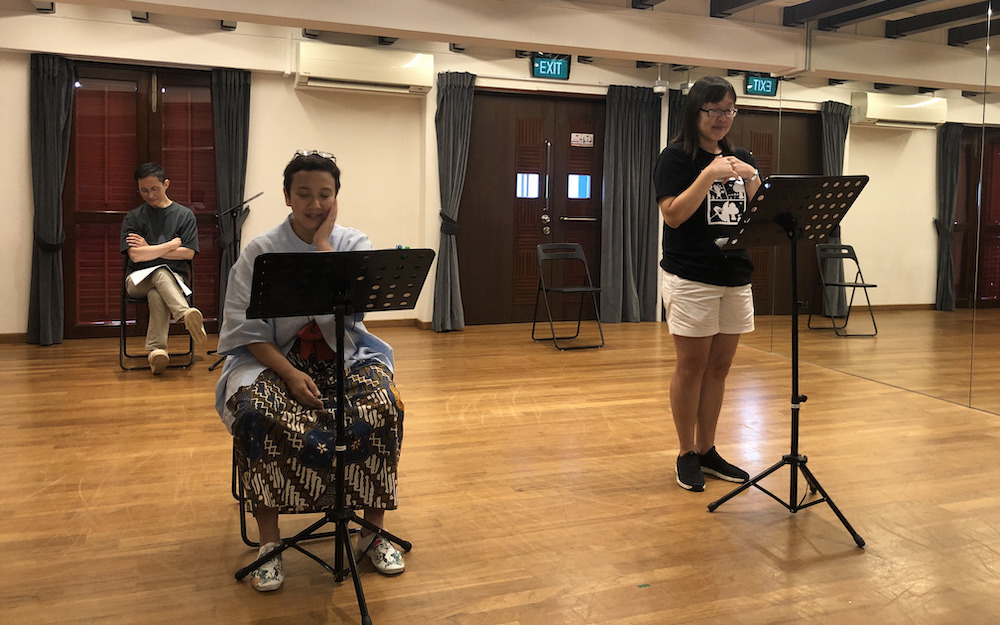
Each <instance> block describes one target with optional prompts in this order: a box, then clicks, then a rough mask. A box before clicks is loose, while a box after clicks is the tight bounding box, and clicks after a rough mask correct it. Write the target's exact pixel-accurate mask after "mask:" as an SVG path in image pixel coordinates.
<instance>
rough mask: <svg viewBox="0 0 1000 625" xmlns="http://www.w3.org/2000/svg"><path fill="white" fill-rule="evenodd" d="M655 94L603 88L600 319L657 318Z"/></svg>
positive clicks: (657, 132) (657, 107)
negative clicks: (604, 102) (605, 99)
mask: <svg viewBox="0 0 1000 625" xmlns="http://www.w3.org/2000/svg"><path fill="white" fill-rule="evenodd" d="M659 144H660V96H658V95H657V94H655V93H653V90H652V89H651V88H649V87H625V86H619V85H612V86H610V87H609V88H608V98H607V112H606V121H605V138H604V202H603V206H602V213H601V320H602V321H605V322H613V323H617V322H620V321H655V320H656V274H657V271H656V268H657V264H656V261H657V249H656V242H657V229H656V227H657V224H658V222H659V219H658V217H659V211H658V210H657V208H656V193H655V191H654V190H653V167H654V165H655V163H656V156H657V153H658V151H659Z"/></svg>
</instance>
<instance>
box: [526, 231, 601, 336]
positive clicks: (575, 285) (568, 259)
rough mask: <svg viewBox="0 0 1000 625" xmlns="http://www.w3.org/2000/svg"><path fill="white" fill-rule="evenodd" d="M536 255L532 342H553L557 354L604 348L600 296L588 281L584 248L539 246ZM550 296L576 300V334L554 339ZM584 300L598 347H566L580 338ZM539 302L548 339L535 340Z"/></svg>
mask: <svg viewBox="0 0 1000 625" xmlns="http://www.w3.org/2000/svg"><path fill="white" fill-rule="evenodd" d="M536 255H537V257H538V290H537V291H536V292H535V312H534V315H532V321H531V338H532V340H535V341H552V345H553V346H554V347H555V348H556V349H559V350H566V349H586V348H591V347H604V330H603V329H602V328H601V314H600V309H599V307H598V305H597V295H598V294H599V293H600V292H601V288H600V287H596V286H594V283H593V281H592V280H591V279H590V269H589V267H588V266H587V258H586V257H585V256H584V253H583V248H582V247H581V246H580V244H579V243H542V244H541V245H539V246H538V247H537V248H536ZM553 294H555V295H556V296H557V297H560V298H563V299H567V298H572V297H573V296H579V299H580V304H579V306H578V308H577V315H576V332H575V333H573V334H568V335H563V336H558V335H557V333H556V319H554V317H553V314H552V309H553V302H552V300H551V299H550V296H551V295H553ZM588 296H589V297H588ZM587 299H589V300H590V301H591V303H592V304H593V307H594V317H595V320H596V322H597V332H598V333H599V334H600V337H601V341H600V343H585V344H582V345H578V344H576V343H575V342H574V343H568V344H567V343H565V341H574V340H575V339H577V338H579V336H580V328H581V325H582V323H583V302H584V300H587ZM539 300H544V301H545V313H546V317H547V319H548V322H549V330H550V331H551V335H549V336H536V334H535V328H536V325H537V323H538V302H539ZM559 341H564V343H563V344H562V345H560V344H559Z"/></svg>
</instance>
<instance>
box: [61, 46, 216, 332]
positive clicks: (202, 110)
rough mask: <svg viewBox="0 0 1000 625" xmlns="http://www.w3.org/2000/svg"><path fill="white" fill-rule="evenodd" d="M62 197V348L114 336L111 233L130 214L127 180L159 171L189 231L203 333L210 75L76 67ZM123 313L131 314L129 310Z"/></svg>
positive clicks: (210, 314)
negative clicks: (149, 168)
mask: <svg viewBox="0 0 1000 625" xmlns="http://www.w3.org/2000/svg"><path fill="white" fill-rule="evenodd" d="M77 74H78V81H77V86H76V91H75V93H74V101H73V125H72V132H71V139H70V154H69V161H68V166H67V172H66V182H65V185H64V187H63V206H64V209H63V210H64V223H65V224H66V245H65V248H64V253H63V275H64V276H65V285H64V289H65V293H66V297H65V302H66V309H65V313H66V314H65V333H66V336H67V338H85V337H92V336H114V335H116V334H117V332H118V327H117V326H118V316H119V314H120V311H119V302H120V299H119V298H120V295H121V280H122V255H121V253H120V251H119V233H120V231H121V223H122V219H123V218H124V217H125V214H126V213H127V212H128V211H130V210H132V209H133V208H135V207H136V206H139V205H140V204H141V203H142V199H141V198H140V197H139V194H138V191H137V189H136V184H135V180H134V179H133V172H134V171H135V168H136V167H137V166H138V165H139V164H141V163H144V162H148V161H154V162H158V163H160V164H161V165H162V166H163V168H164V170H165V171H166V172H167V177H168V178H169V179H170V189H169V191H168V193H167V195H168V197H170V199H171V200H173V201H175V202H178V203H180V204H183V205H184V206H187V207H188V208H190V209H191V210H192V211H194V213H195V217H196V219H197V222H198V239H199V241H198V243H199V248H200V251H199V253H198V255H197V256H195V260H194V276H193V278H194V291H195V296H194V297H195V304H196V305H197V306H198V308H199V309H201V311H202V312H203V313H204V315H205V319H206V326H207V327H208V329H209V331H215V327H216V317H217V314H218V291H219V256H218V250H217V247H216V240H217V239H218V220H217V218H216V217H215V213H217V212H218V207H217V204H216V186H215V136H214V130H213V121H212V100H211V86H210V74H209V73H208V72H195V71H181V70H163V69H159V70H157V69H152V68H138V67H122V66H114V65H105V64H96V63H80V64H78V66H77ZM130 311H131V309H130Z"/></svg>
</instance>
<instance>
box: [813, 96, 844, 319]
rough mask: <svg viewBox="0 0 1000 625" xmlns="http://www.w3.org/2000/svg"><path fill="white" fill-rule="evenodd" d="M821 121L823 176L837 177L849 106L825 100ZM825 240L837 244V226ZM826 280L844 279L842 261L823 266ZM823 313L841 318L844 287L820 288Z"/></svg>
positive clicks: (842, 169) (840, 165)
mask: <svg viewBox="0 0 1000 625" xmlns="http://www.w3.org/2000/svg"><path fill="white" fill-rule="evenodd" d="M820 118H821V121H822V124H823V146H822V147H823V175H824V176H840V175H842V174H843V173H844V144H845V143H846V142H847V129H848V127H849V126H850V124H851V105H850V104H844V103H843V102H834V101H832V100H831V101H827V102H824V103H823V104H822V105H821V106H820ZM827 242H828V243H840V227H839V226H838V227H837V228H836V229H834V231H833V232H831V233H830V236H829V237H827ZM826 267H827V271H826V279H827V280H828V281H830V282H843V281H844V265H843V263H842V262H836V263H830V264H828V265H827V266H826ZM823 291H824V292H823V314H824V315H833V316H835V317H843V316H845V315H846V314H847V289H845V288H843V287H840V288H827V289H824V290H823Z"/></svg>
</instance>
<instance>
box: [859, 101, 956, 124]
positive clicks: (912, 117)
mask: <svg viewBox="0 0 1000 625" xmlns="http://www.w3.org/2000/svg"><path fill="white" fill-rule="evenodd" d="M947 115H948V101H947V100H945V99H944V98H938V97H932V96H920V95H896V94H891V93H861V92H856V93H853V94H851V123H852V124H862V125H867V126H887V127H894V128H930V127H933V126H937V125H939V124H943V123H944V122H945V121H946V118H947Z"/></svg>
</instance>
